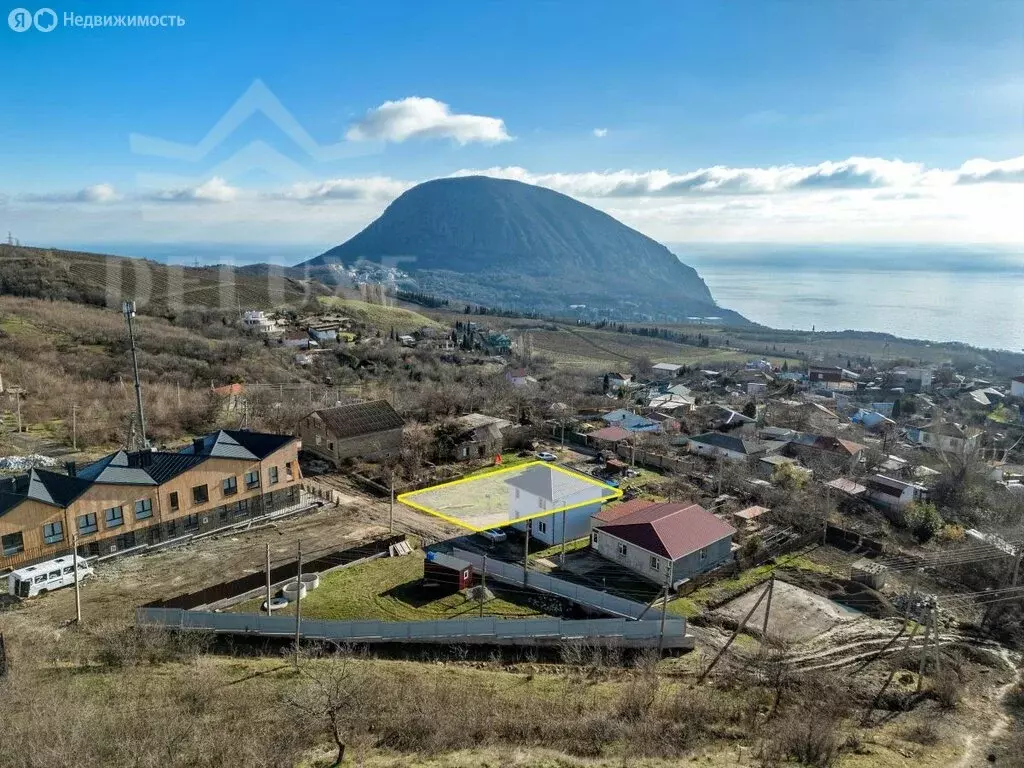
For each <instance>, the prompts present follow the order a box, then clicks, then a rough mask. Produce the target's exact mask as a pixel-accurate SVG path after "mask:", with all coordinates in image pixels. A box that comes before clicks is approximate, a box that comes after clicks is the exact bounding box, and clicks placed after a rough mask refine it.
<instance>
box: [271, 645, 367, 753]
mask: <svg viewBox="0 0 1024 768" xmlns="http://www.w3.org/2000/svg"><path fill="white" fill-rule="evenodd" d="M299 674H300V675H301V676H302V678H303V679H304V680H305V681H306V685H305V686H303V687H302V688H300V689H299V690H298V691H296V692H295V693H291V694H288V695H287V696H286V697H285V701H286V702H287V704H288V705H289V706H290V707H292V708H293V709H295V710H296V711H297V712H299V713H300V714H302V715H303V716H305V717H308V718H312V719H315V720H318V721H320V722H321V723H324V724H325V725H327V726H328V728H329V729H330V732H331V738H333V739H334V744H335V746H336V747H337V749H338V755H337V759H336V760H335V762H334V765H341V763H342V761H344V759H345V747H346V745H347V743H348V741H349V734H350V733H351V731H352V725H353V724H354V720H355V718H356V716H357V715H358V713H359V710H360V708H361V702H365V701H366V700H367V697H366V696H364V695H362V694H364V693H365V685H366V680H364V679H362V676H361V675H359V674H357V673H356V670H355V668H354V665H353V662H352V654H351V651H350V650H349V649H345V648H342V647H340V646H337V645H336V646H334V653H333V654H332V656H331V657H330V658H327V659H312V658H310V656H309V652H307V653H306V654H305V658H304V660H303V661H302V663H301V664H300V665H299Z"/></svg>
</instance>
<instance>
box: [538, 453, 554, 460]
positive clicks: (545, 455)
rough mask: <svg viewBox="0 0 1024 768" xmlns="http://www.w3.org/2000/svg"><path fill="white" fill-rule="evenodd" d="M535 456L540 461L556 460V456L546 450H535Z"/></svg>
mask: <svg viewBox="0 0 1024 768" xmlns="http://www.w3.org/2000/svg"><path fill="white" fill-rule="evenodd" d="M537 458H538V459H540V460H541V461H558V457H557V456H555V454H553V453H549V452H547V451H537Z"/></svg>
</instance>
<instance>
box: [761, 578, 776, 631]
mask: <svg viewBox="0 0 1024 768" xmlns="http://www.w3.org/2000/svg"><path fill="white" fill-rule="evenodd" d="M773 594H775V574H774V573H772V575H771V578H769V579H768V602H767V603H765V605H764V624H762V625H761V641H762V642H764V641H765V640H767V639H768V617H769V616H770V615H771V612H772V595H773Z"/></svg>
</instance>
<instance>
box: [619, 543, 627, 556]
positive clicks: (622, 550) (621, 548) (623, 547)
mask: <svg viewBox="0 0 1024 768" xmlns="http://www.w3.org/2000/svg"><path fill="white" fill-rule="evenodd" d="M618 550H619V554H620V555H621V556H622V557H625V556H626V545H625V544H619V546H618Z"/></svg>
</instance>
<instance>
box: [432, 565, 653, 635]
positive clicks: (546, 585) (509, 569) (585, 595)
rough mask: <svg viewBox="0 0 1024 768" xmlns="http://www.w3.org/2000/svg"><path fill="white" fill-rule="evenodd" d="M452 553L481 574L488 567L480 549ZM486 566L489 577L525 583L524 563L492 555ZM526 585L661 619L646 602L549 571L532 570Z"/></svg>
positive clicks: (630, 615) (624, 614) (615, 612)
mask: <svg viewBox="0 0 1024 768" xmlns="http://www.w3.org/2000/svg"><path fill="white" fill-rule="evenodd" d="M452 555H453V556H454V557H456V558H458V559H459V560H465V561H466V562H467V563H469V564H471V565H472V566H473V569H474V570H475V571H476V572H477V573H480V572H481V571H482V570H483V569H484V558H483V556H482V555H478V554H477V553H476V552H469V551H467V550H464V549H458V548H455V549H454V550H453V551H452ZM486 566H487V576H488V578H494V579H497V580H498V581H503V582H506V583H508V584H515V585H516V586H520V587H521V586H523V567H522V566H521V565H513V564H512V563H506V562H504V561H502V560H491V559H490V558H488V559H487V563H486ZM526 586H527V587H529V588H530V589H535V590H537V591H538V592H546V593H548V594H551V595H557V596H558V597H563V598H565V599H566V600H570V601H572V602H574V603H576V604H577V605H581V606H584V607H586V608H592V609H594V610H598V611H601V612H603V613H607V614H610V615H612V616H619V617H621V618H626V619H658V618H660V617H661V614H660V613H659V612H658V611H650V610H648V607H647V605H645V604H644V603H637V602H634V601H633V600H627V599H626V598H624V597H618V596H616V595H610V594H608V593H607V592H601V591H600V590H597V589H591V588H590V587H584V586H581V585H579V584H573V583H572V582H570V581H564V580H563V579H556V578H555V577H554V576H548V575H547V574H546V573H540V572H539V571H530V572H529V573H528V574H527V575H526Z"/></svg>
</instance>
